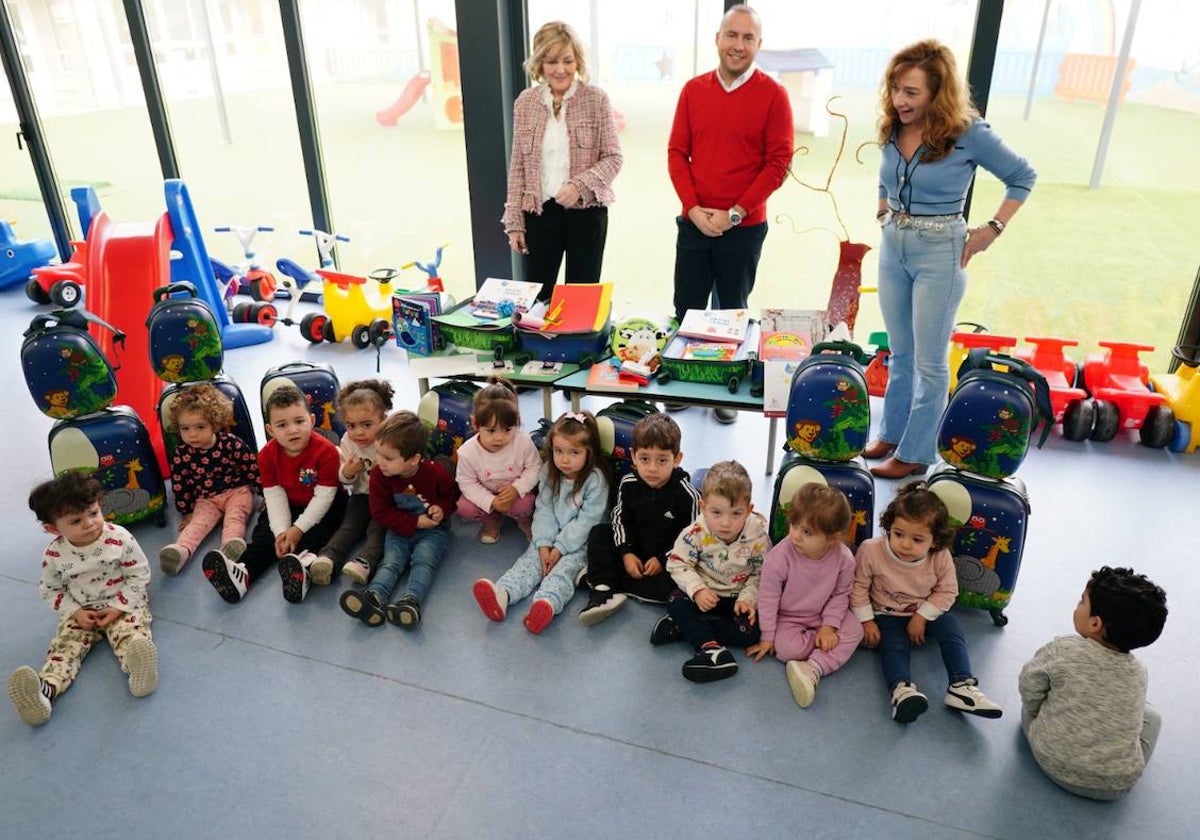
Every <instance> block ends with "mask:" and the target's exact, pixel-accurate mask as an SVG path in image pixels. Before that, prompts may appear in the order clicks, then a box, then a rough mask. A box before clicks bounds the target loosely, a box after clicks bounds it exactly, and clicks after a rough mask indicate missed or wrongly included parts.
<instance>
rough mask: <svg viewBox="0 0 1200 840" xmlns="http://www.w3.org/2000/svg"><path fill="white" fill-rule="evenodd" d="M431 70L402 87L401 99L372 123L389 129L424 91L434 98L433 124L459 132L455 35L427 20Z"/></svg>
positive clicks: (460, 114)
mask: <svg viewBox="0 0 1200 840" xmlns="http://www.w3.org/2000/svg"><path fill="white" fill-rule="evenodd" d="M427 30H428V32H429V64H430V69H428V70H422V71H420V72H419V73H416V74H415V75H414V76H413V77H412V78H410V79H409V80H408V82H407V83H405V85H404V90H402V91H401V92H400V96H399V97H398V98H397V99H396V101H395V102H393V103H392V104H391V105H389V106H388V107H386V108H384V109H383V110H382V111H378V112H377V113H376V114H375V121H376V122H377V123H379V124H380V125H382V126H385V127H389V128H390V127H391V126H394V125H395V124H396V123H397V122H399V120H400V118H401V117H402V116H404V115H405V114H407V113H408V111H409V109H411V108H412V107H413V106H414V105H416V104H417V102H419V101H420V99H421V97H422V96H423V95H424V94H425V91H426V89H429V91H430V92H431V93H432V94H433V101H434V105H435V107H434V112H433V124H434V125H435V126H437V127H438V128H458V127H460V126H461V125H462V121H463V106H462V76H461V74H460V73H459V68H458V33H457V32H456V31H455V30H453V29H451V28H450V27H448V26H446V24H444V23H442V22H441V21H440V20H438V19H437V18H430V20H429V23H428V25H427Z"/></svg>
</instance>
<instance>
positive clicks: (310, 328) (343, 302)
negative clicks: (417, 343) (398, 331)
mask: <svg viewBox="0 0 1200 840" xmlns="http://www.w3.org/2000/svg"><path fill="white" fill-rule="evenodd" d="M317 274H319V275H320V276H321V278H322V279H323V281H324V289H325V311H324V312H311V313H309V314H308V315H305V316H304V318H303V319H302V320H301V321H300V334H301V335H303V336H304V337H305V338H306V339H307V340H308V341H310V342H312V343H313V344H319V343H320V342H322V341H329V342H333V343H337V342H339V341H343V340H344V339H346V338H349V339H350V343H351V344H353V345H354V346H355V347H357V348H358V349H360V350H362V349H364V348H366V347H371V346H375V347H382V346H383V345H384V343H386V342H387V341H388V339H390V338H391V337H392V320H391V319H392V281H393V280H394V279H395V278H396V275H397V274H399V272H398V271H397V270H396V269H394V268H379V269H376V270H375V271H372V272H371V274H370V277H369V278H368V277H359V276H357V275H354V274H346V273H344V272H341V271H332V270H330V269H327V268H319V269H317ZM368 280H370V281H371V282H373V283H375V284H377V286H376V287H375V288H374V289H370V288H368V286H369V285H370V284H369V283H368Z"/></svg>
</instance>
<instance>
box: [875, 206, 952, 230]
mask: <svg viewBox="0 0 1200 840" xmlns="http://www.w3.org/2000/svg"><path fill="white" fill-rule="evenodd" d="M888 218H889V219H890V220H891V221H892V222H894V223H895V225H896V227H898V228H915V229H916V230H941V229H942V228H944V227H945V226H946V225H947V224H949V223H950V222H957V221H958V220H960V219H961V218H962V214H961V213H949V214H947V215H944V216H913V215H911V214H909V213H902V212H900V211H897V210H892V211H890V215H889V217H888Z"/></svg>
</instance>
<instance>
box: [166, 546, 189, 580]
mask: <svg viewBox="0 0 1200 840" xmlns="http://www.w3.org/2000/svg"><path fill="white" fill-rule="evenodd" d="M191 556H192V552H190V551H188V550H187V549H186V548H184V547H183V546H181V545H180V544H179V543H171V544H169V545H164V546H163V547H162V548H161V549H159V552H158V567H159V568H160V569H162V573H163V574H164V575H177V574H179V570H180V569H182V568H183V564H184V563H186V562H187V561H188V558H189V557H191Z"/></svg>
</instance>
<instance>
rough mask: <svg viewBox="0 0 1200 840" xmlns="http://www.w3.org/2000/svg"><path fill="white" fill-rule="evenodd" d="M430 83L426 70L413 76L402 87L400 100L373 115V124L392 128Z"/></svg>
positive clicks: (415, 102)
mask: <svg viewBox="0 0 1200 840" xmlns="http://www.w3.org/2000/svg"><path fill="white" fill-rule="evenodd" d="M430 81H431V77H430V75H429V71H428V70H422V71H420V72H419V73H417V74H416V75H414V76H413V77H412V78H411V79H409V80H408V83H407V84H406V85H405V86H404V90H403V91H401V93H400V98H399V99H397V100H396V101H395V102H393V103H392V104H391V105H389V106H388V107H386V108H384V109H383V110H382V111H380V112H379V113H377V114H376V115H375V122H377V123H379V124H380V125H382V126H384V127H385V128H391V127H392V126H394V125H395V124H396V123H397V122H399V120H400V118H401V117H402V116H404V115H405V114H407V113H408V110H409V109H410V108H412V106H413V105H416V104H417V101H418V100H419V99H420V98H421V95H422V94H423V93H425V88H427V87H429V82H430Z"/></svg>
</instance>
